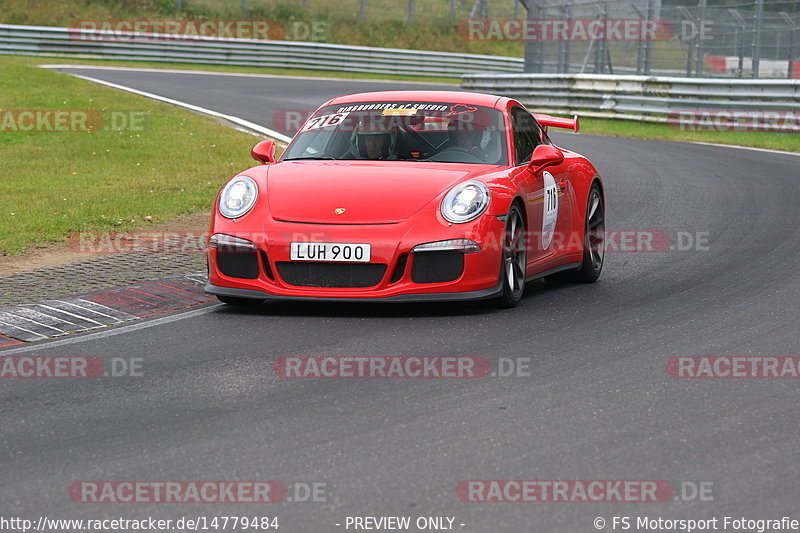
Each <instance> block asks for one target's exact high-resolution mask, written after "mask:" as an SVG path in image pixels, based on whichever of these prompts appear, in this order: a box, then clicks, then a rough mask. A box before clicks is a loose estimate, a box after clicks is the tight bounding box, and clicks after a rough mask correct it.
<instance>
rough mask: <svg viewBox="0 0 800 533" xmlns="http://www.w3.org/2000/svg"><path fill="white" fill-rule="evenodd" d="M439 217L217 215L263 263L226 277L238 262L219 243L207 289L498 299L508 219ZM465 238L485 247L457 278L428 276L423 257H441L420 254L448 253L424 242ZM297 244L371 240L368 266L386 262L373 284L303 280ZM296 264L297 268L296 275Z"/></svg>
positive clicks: (345, 297) (359, 297)
mask: <svg viewBox="0 0 800 533" xmlns="http://www.w3.org/2000/svg"><path fill="white" fill-rule="evenodd" d="M433 218H434V217H431V216H428V217H424V219H425V220H426V223H423V224H420V223H419V219H417V223H416V224H414V223H412V222H411V221H410V220H409V221H405V222H401V223H396V224H383V225H380V224H376V225H334V224H299V223H292V222H283V221H277V220H274V219H269V220H267V221H264V222H263V223H262V224H260V225H259V227H253V226H254V224H253V222H249V223H247V224H244V222H245V221H246V219H241V220H239V221H230V220H227V219H222V220H221V219H220V218H219V217H217V218H216V219H215V222H214V225H213V226H212V228H211V232H212V234H213V233H222V234H225V235H230V236H234V237H238V238H242V239H245V240H248V241H250V242H252V243H253V244H254V246H255V250H251V252H250V253H251V260H252V261H253V263H252V264H253V265H257V266H253V267H250V268H243V269H239V270H237V271H236V272H233V273H234V274H235V275H226V274H225V271H226V270H227V273H228V274H231V270H230V266H229V264H226V261H228V259H229V258H226V257H225V254H224V253H222V252H220V251H219V250H217V249H210V250H209V254H208V264H209V283H208V285H206V292H208V293H209V294H214V295H218V296H230V297H237V298H251V299H259V300H266V299H270V300H301V301H302V300H307V301H316V302H319V301H363V300H369V301H390V302H419V301H456V300H457V301H464V300H480V299H485V298H491V297H493V296H496V295H497V294H499V293H500V292H501V290H502V288H501V287H500V285H499V279H500V263H501V256H502V249H501V248H502V246H501V242H502V235H503V230H504V223H503V222H502V221H501V220H499V219H498V218H497V217H494V216H482V217H479V219H477V220H476V221H473V222H472V223H468V224H463V225H447V224H446V223H445V224H442V223H441V222H440V221H438V220H435V219H433ZM431 219H433V220H431ZM459 238H466V239H470V240H473V241H475V242H476V243H478V245H479V246H480V247H481V249H480V251H479V252H476V253H466V254H463V262H462V265H463V266H462V267H461V271H460V273H459V275H457V276H456V277H454V278H452V279H450V278H447V279H445V277H441V278H436V275H435V274H434V275H433V276H432V277H431V278H429V279H427V280H425V281H424V282H420V275H419V272H420V270H421V269H422V268H421V267H423V263H426V264H425V269H424V270H427V271H428V273H431V272H432V270H435V264H434V265H433V267H434V268H432V266H431V258H432V257H433V256H431V255H428V256H427V257H425V258H424V259H420V258H419V256H421V255H422V254H436V253H441V252H412V249H413V248H414V247H415V246H417V245H420V244H425V243H431V242H438V241H445V240H452V239H459ZM292 242H332V243H342V242H344V243H368V244H370V245H371V250H372V251H371V258H370V262H369V263H360V265H371V270H373V271H374V270H376V269H378V265H380V266H381V267H380V268H379V269H378V270H379V274H377V275H376V276H375V277H374V279H371V280H370V281H368V282H367V283H368V285H369V286H363V284H362V285H361V286H308V285H303V284H302V283H301V282H298V281H297V280H296V275H295V274H296V271H297V268H296V267H298V266H300V265H305V264H308V263H307V262H298V261H291V257H290V246H291V243H292ZM450 260H452V257H451V258H450ZM221 262H222V268H221ZM434 263H435V261H434ZM317 264H318V265H319V264H320V263H317ZM331 265H345V266H346V265H348V264H343V263H325V264H324V265H323V266H325V267H331ZM354 265H359V264H354ZM384 266H385V269H384V268H383V267H384ZM287 267H291V268H287ZM290 270H291V271H294V272H292V275H290ZM323 270H330V268H325V269H323ZM354 270H357V267H356V268H354ZM239 272H243V273H245V274H240V273H239ZM282 272H283V274H282ZM241 276H245V277H241ZM287 278H288V281H287ZM437 279H445V280H444V281H438V280H437Z"/></svg>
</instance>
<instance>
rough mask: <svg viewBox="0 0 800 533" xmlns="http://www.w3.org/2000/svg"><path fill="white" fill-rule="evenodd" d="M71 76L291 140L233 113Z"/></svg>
mask: <svg viewBox="0 0 800 533" xmlns="http://www.w3.org/2000/svg"><path fill="white" fill-rule="evenodd" d="M70 75H71V76H75V77H76V78H81V79H83V80H87V81H91V82H94V83H99V84H101V85H106V86H108V87H113V88H114V89H119V90H121V91H127V92H129V93H133V94H138V95H139V96H144V97H147V98H150V99H152V100H158V101H159V102H164V103H167V104H172V105H176V106H179V107H183V108H185V109H188V110H190V111H194V112H196V113H201V114H203V115H208V116H211V117H216V118H221V119H223V120H227V121H228V122H232V123H233V124H237V125H239V126H242V127H243V128H247V129H249V130H252V131H255V132H258V133H260V134H262V135H266V136H267V137H272V138H273V139H276V140H278V141H281V142H284V143H288V142H289V141H291V140H292V138H291V137H287V136H286V135H284V134H283V133H278V132H277V131H275V130H271V129H269V128H265V127H264V126H259V125H258V124H256V123H255V122H250V121H249V120H244V119H242V118H239V117H235V116H233V115H226V114H224V113H220V112H218V111H214V110H212V109H207V108H205V107H200V106H196V105H194V104H190V103H187V102H182V101H180V100H174V99H172V98H167V97H166V96H159V95H157V94H153V93H148V92H145V91H140V90H139V89H134V88H133V87H128V86H126V85H120V84H118V83H111V82H110V81H105V80H101V79H99V78H92V77H91V76H84V75H82V74H70Z"/></svg>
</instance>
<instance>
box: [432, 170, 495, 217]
mask: <svg viewBox="0 0 800 533" xmlns="http://www.w3.org/2000/svg"><path fill="white" fill-rule="evenodd" d="M488 205H489V189H488V188H487V187H486V185H484V184H483V183H481V182H480V181H472V180H470V181H465V182H464V183H459V184H458V185H456V186H455V187H453V188H452V189H450V192H448V193H447V196H445V197H444V200H443V201H442V216H443V217H444V218H445V220H447V221H448V222H452V223H454V224H463V223H464V222H469V221H470V220H473V219H475V218H477V217H478V216H479V215H480V214H481V213H483V212H484V211H486V207H487V206H488Z"/></svg>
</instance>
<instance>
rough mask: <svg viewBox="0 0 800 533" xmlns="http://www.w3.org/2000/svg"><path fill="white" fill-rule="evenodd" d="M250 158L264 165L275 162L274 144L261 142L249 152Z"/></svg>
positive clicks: (272, 142)
mask: <svg viewBox="0 0 800 533" xmlns="http://www.w3.org/2000/svg"><path fill="white" fill-rule="evenodd" d="M250 156H251V157H252V158H253V159H255V160H256V161H260V162H261V163H264V164H265V165H266V164H267V163H274V162H275V142H274V141H261V142H260V143H258V144H257V145H255V146H253V149H252V150H250Z"/></svg>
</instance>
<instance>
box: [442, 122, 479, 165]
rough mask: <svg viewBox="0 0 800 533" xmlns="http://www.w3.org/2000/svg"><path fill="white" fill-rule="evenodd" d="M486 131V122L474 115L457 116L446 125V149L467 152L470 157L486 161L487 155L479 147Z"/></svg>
mask: <svg viewBox="0 0 800 533" xmlns="http://www.w3.org/2000/svg"><path fill="white" fill-rule="evenodd" d="M487 129H488V126H487V124H486V121H484V120H481V117H479V116H477V115H475V114H474V113H465V114H463V115H457V116H455V117H453V118H451V119H450V122H448V124H447V136H448V142H447V148H446V149H457V150H459V151H464V152H468V153H469V154H470V155H472V156H474V157H476V158H478V159H480V160H481V161H486V159H487V157H488V156H487V154H486V152H485V151H484V149H483V147H482V146H481V144H482V141H483V134H484V132H485V131H486V130H487Z"/></svg>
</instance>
